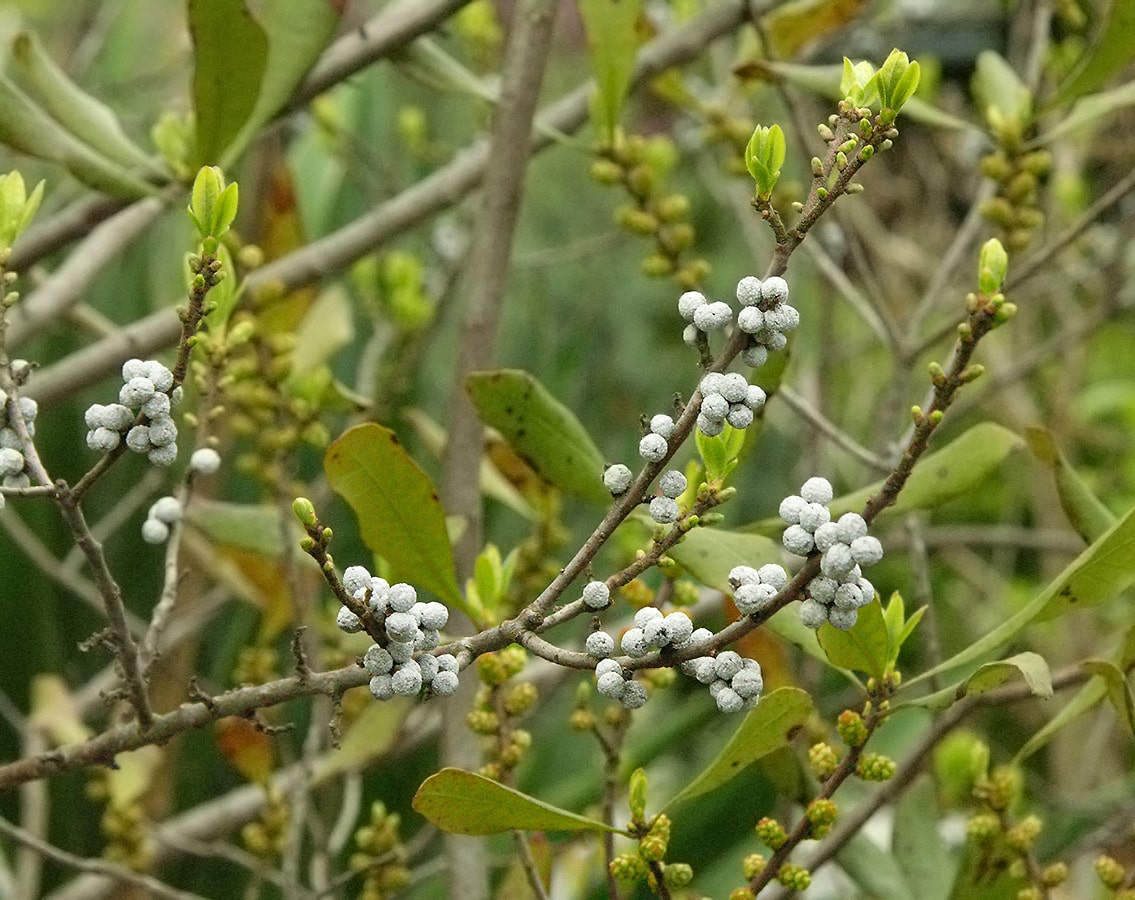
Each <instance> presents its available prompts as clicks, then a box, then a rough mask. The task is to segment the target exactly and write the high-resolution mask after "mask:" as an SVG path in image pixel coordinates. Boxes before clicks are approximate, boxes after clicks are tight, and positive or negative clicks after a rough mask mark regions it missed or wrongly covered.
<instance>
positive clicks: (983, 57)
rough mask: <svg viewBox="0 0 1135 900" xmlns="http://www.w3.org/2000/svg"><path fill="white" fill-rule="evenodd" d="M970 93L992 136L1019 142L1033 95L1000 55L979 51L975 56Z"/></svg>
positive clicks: (1030, 111)
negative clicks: (975, 100)
mask: <svg viewBox="0 0 1135 900" xmlns="http://www.w3.org/2000/svg"><path fill="white" fill-rule="evenodd" d="M973 93H974V97H975V98H976V99H977V102H978V105H979V108H980V109H981V111H982V113H983V114H984V116H985V120H986V122H987V123H988V124H989V127H990V129H991V130H992V131H993V133H994V134H996V135H998V136H999V137H1001V138H1004V139H1010V140H1013V139H1019V138H1020V137H1021V136H1022V135H1024V133H1025V131H1026V129H1027V128H1028V126H1029V124H1030V123H1031V122H1032V117H1033V95H1032V92H1031V91H1030V90H1029V89H1028V86H1027V85H1026V84H1025V83H1024V82H1023V81H1021V77H1020V76H1019V75H1018V74H1017V71H1016V69H1014V68H1013V67H1012V66H1011V65H1009V63H1008V62H1006V61H1005V58H1004V57H1003V56H1001V54H999V53H997V52H996V51H994V50H983V51H982V52H981V53H979V54H978V56H977V66H976V68H975V71H974V75H973Z"/></svg>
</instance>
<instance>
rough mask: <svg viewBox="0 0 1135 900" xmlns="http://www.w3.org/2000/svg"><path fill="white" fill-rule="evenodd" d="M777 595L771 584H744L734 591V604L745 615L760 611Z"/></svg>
mask: <svg viewBox="0 0 1135 900" xmlns="http://www.w3.org/2000/svg"><path fill="white" fill-rule="evenodd" d="M775 596H776V588H774V587H773V586H772V585H771V584H743V585H741V586H740V587H739V588H737V589H736V590H735V591H734V592H733V604H734V605H735V606H736V607H737V610H738V612H740V613H741V615H743V616H751V615H754V614H755V613H759V612H760V611H761V610H763V609H764V608H765V607H766V606H768V604H769V601H770V600H772V598H773V597H775Z"/></svg>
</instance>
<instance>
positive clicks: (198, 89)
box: [189, 0, 268, 166]
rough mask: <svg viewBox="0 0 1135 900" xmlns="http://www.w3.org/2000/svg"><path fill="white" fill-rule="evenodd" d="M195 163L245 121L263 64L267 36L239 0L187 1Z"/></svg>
mask: <svg viewBox="0 0 1135 900" xmlns="http://www.w3.org/2000/svg"><path fill="white" fill-rule="evenodd" d="M189 31H190V34H191V35H192V37H193V109H194V112H195V114H196V122H197V159H196V163H197V165H199V166H200V165H215V164H219V163H221V162H222V159H223V156H222V154H223V153H224V152H225V149H226V148H227V147H229V146H230V145H231V144H232V143H233V141H234V140H235V139H236V136H237V134H238V133H239V132H240V130H241V129H242V128H243V127H244V125H245V123H246V122H248V121H249V119H250V117H251V115H252V110H253V108H254V107H255V106H256V98H257V96H258V95H259V93H260V85H261V81H262V79H263V77H264V70H265V67H266V65H267V62H268V36H267V35H266V34H265V33H264V29H263V28H262V27H261V26H260V23H259V22H258V21H257V20H256V18H255V17H254V16H253V15H252V13H251V12H250V11H249V9H248V7H247V6H246V5H245V3H244V0H189Z"/></svg>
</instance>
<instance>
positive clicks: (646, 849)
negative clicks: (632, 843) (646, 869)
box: [638, 835, 666, 862]
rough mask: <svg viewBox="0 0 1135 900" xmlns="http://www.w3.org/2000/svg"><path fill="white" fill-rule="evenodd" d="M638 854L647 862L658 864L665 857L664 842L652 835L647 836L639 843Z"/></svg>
mask: <svg viewBox="0 0 1135 900" xmlns="http://www.w3.org/2000/svg"><path fill="white" fill-rule="evenodd" d="M638 852H639V855H640V856H641V857H642V858H643V859H645V860H646V861H647V862H658V861H659V860H660V859H662V858H663V857H664V856H666V841H664V840H662V838H660V837H656V836H654V835H647V836H646V837H644V838H643V839H642V840H641V841H639V843H638Z"/></svg>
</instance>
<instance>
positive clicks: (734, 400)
mask: <svg viewBox="0 0 1135 900" xmlns="http://www.w3.org/2000/svg"><path fill="white" fill-rule="evenodd" d="M699 390H700V391H701V406H700V407H699V409H698V430H699V431H701V433H702V434H704V435H706V436H707V437H715V436H717V435H719V434H721V432H722V431H723V430H724V429H725V423H726V422H728V423H729V424H730V425H732V426H733V427H734V428H748V427H749V426H750V425H751V424H752V423H753V415H754V414H755V413H756V412H757V410H759V409H760V408H761V407H762V406H764V405H765V399H766V397H765V392H764V391H763V390H762V389H761V388H760V387H759V386H758V385H755V384H749V382H748V380H747V379H746V378H745V376H744V375H742V374H740V373H739V372H726V373H724V374H723V373H721V372H710V373H709V374H708V375H706V376H705V377H704V378H703V379H702V380H701V385H700V386H699Z"/></svg>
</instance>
